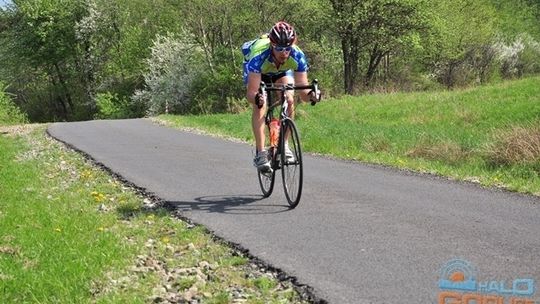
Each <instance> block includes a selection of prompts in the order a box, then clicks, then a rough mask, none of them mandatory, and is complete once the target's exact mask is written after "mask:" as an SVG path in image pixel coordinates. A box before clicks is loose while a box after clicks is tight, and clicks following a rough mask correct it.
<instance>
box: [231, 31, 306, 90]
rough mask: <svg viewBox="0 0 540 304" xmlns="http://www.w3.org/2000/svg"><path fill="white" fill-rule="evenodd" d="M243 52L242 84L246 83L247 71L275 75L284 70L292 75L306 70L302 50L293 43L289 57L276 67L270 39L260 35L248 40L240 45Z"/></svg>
mask: <svg viewBox="0 0 540 304" xmlns="http://www.w3.org/2000/svg"><path fill="white" fill-rule="evenodd" d="M242 52H243V54H244V75H243V78H244V84H246V83H247V78H248V74H249V73H261V74H263V75H269V76H272V75H275V74H279V73H283V72H286V73H287V75H292V71H295V72H307V70H308V62H307V59H306V55H305V54H304V52H302V50H301V49H300V48H299V47H298V46H296V45H294V46H293V47H292V49H291V52H290V54H289V58H288V59H287V60H286V61H285V62H284V63H283V64H281V65H280V66H279V67H276V65H275V64H274V59H273V57H272V56H271V55H272V47H271V44H270V39H268V38H267V37H264V36H263V37H261V38H260V39H256V40H253V41H248V42H246V43H244V45H243V46H242Z"/></svg>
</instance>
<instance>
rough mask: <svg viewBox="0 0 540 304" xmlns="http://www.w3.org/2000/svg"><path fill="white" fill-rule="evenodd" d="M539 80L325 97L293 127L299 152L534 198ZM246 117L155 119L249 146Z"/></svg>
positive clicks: (539, 151)
mask: <svg viewBox="0 0 540 304" xmlns="http://www.w3.org/2000/svg"><path fill="white" fill-rule="evenodd" d="M539 83H540V78H539V77H534V78H528V79H522V80H517V81H509V82H504V83H500V84H496V85H492V86H485V87H478V88H474V89H468V90H461V91H452V92H447V91H443V92H429V93H398V94H377V95H369V96H360V97H344V98H342V99H331V100H325V101H324V102H321V103H320V104H318V105H317V106H315V107H311V106H309V105H301V106H299V107H298V108H297V110H296V114H297V123H298V125H299V129H300V132H301V138H302V140H303V146H304V150H305V151H309V152H313V153H320V154H325V155H332V156H335V157H338V158H343V159H352V160H359V161H365V162H369V163H376V164H385V165H390V166H395V167H398V168H403V169H412V170H415V171H419V172H428V173H433V174H439V175H443V176H448V177H450V178H455V179H459V180H468V181H474V182H478V183H481V184H482V185H486V186H496V187H504V188H507V189H510V190H514V191H519V192H525V193H533V194H536V195H540V85H539ZM323 89H324V88H323ZM250 115H251V114H250V112H246V113H241V114H238V115H209V116H171V115H164V116H160V117H159V119H161V120H163V121H166V122H169V123H171V124H172V125H175V126H177V127H189V128H197V129H202V130H205V131H207V132H209V133H215V134H220V135H225V136H230V137H235V138H239V139H242V140H245V141H248V142H253V138H252V135H251V127H250Z"/></svg>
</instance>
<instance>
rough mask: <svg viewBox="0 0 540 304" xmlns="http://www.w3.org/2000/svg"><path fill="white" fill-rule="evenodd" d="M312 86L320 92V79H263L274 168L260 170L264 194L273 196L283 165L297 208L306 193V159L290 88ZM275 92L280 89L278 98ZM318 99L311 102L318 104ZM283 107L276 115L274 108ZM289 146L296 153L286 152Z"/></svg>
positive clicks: (285, 185) (286, 185) (286, 186)
mask: <svg viewBox="0 0 540 304" xmlns="http://www.w3.org/2000/svg"><path fill="white" fill-rule="evenodd" d="M308 89H309V90H312V91H314V92H318V91H319V88H318V82H317V80H313V82H312V83H311V84H310V85H298V86H295V85H292V84H286V85H276V84H268V85H267V84H265V83H264V82H261V84H260V88H259V93H260V94H263V93H266V94H267V99H266V100H267V107H266V109H267V110H266V116H265V124H266V126H267V129H268V138H267V139H268V140H269V141H268V142H269V143H270V146H269V148H268V161H269V162H270V167H271V170H269V171H261V170H257V173H258V177H259V184H260V186H261V190H262V193H263V196H264V197H269V196H270V195H271V194H272V191H273V190H274V184H275V179H276V171H277V170H280V169H281V177H282V181H283V189H284V191H285V197H286V198H287V202H288V203H289V206H290V208H295V207H296V206H297V205H298V203H299V202H300V197H301V196H302V183H303V177H304V176H303V174H304V172H303V161H302V148H301V144H300V136H299V133H298V129H297V127H296V124H295V123H294V121H293V119H292V118H291V117H290V116H289V103H288V102H287V98H286V92H287V91H295V90H308ZM272 92H276V93H277V95H278V96H277V99H278V100H277V101H274V100H273V98H272V95H273V94H272ZM315 103H316V102H315V101H312V102H311V105H315ZM277 108H280V111H279V116H278V117H274V112H275V110H276V109H277ZM286 145H287V146H288V147H289V149H290V151H291V152H292V155H291V154H289V155H286V153H285V146H286Z"/></svg>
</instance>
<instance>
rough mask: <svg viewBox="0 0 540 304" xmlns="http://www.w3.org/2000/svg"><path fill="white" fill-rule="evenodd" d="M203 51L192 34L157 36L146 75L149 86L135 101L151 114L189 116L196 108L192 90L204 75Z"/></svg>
mask: <svg viewBox="0 0 540 304" xmlns="http://www.w3.org/2000/svg"><path fill="white" fill-rule="evenodd" d="M201 57H202V50H201V49H200V48H199V47H197V46H196V45H195V44H194V43H193V42H192V41H191V37H190V35H189V34H185V35H181V36H180V37H178V38H177V37H175V36H174V35H172V36H171V35H170V36H157V38H156V40H155V41H154V46H153V47H152V55H151V57H150V58H149V59H148V60H147V64H148V71H147V72H146V73H145V74H144V79H145V83H146V87H145V89H143V90H140V91H137V92H136V93H135V95H134V97H133V100H134V101H135V102H137V101H144V102H146V103H147V105H148V114H150V115H154V114H160V113H169V111H170V112H173V113H188V112H189V110H190V108H191V106H192V99H191V96H190V94H191V87H192V84H193V82H194V80H195V79H196V78H197V77H198V76H199V75H201V71H199V69H198V67H200V65H199V62H200V60H201Z"/></svg>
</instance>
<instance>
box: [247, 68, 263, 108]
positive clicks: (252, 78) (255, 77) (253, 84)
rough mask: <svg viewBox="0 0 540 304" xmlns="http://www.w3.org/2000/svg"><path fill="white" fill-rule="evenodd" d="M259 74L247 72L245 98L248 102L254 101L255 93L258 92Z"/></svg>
mask: <svg viewBox="0 0 540 304" xmlns="http://www.w3.org/2000/svg"><path fill="white" fill-rule="evenodd" d="M260 85H261V74H260V73H253V72H250V73H249V74H248V83H247V92H246V98H247V100H248V101H249V102H250V103H253V104H254V103H255V95H257V93H258V92H259V87H260Z"/></svg>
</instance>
